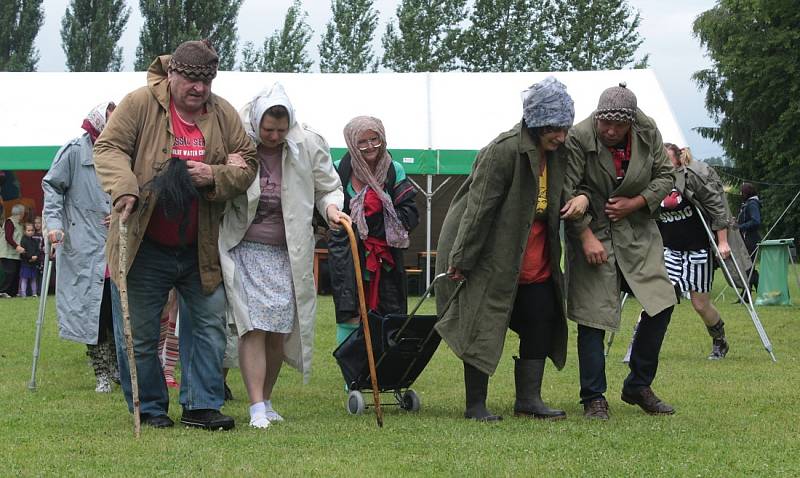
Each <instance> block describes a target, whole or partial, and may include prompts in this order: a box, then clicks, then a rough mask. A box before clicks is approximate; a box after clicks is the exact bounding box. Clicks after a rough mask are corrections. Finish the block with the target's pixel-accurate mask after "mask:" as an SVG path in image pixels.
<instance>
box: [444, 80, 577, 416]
mask: <svg viewBox="0 0 800 478" xmlns="http://www.w3.org/2000/svg"><path fill="white" fill-rule="evenodd" d="M574 116H575V109H574V106H573V102H572V98H570V96H569V94H567V92H566V88H565V86H564V85H563V84H561V83H560V82H559V81H558V80H556V79H555V78H553V77H548V78H546V79H545V80H544V81H542V82H540V83H537V84H535V85H533V86H532V87H531V88H530V89H529V90H528V91H526V92H525V93H524V96H523V112H522V121H521V122H520V123H518V124H517V125H515V126H514V127H513V128H512V129H511V130H509V131H507V132H505V133H501V134H500V135H499V136H498V137H497V138H495V139H494V140H492V142H491V143H490V144H489V145H488V146H486V147H485V148H483V149H482V150H481V151H480V152H479V153H478V157H477V159H476V160H475V164H474V165H473V169H472V173H471V174H470V176H469V177H468V178H467V180H466V181H465V182H464V184H463V185H462V186H461V188H460V189H459V190H458V192H457V193H456V195H455V197H454V198H453V202H452V203H451V204H450V209H449V210H448V212H447V216H446V217H445V220H444V224H443V226H442V232H441V235H440V236H439V245H438V252H439V257H443V258H446V260H442V261H437V262H438V263H437V271H436V272H437V274H438V273H442V272H445V271H446V272H447V273H448V275H450V277H451V278H452V279H453V281H444V282H441V281H440V282H438V283H437V289H436V298H437V302H438V304H437V305H438V307H439V310H440V311H441V310H442V308H443V306H444V304H445V303H446V302H447V299H448V298H449V297H450V296H451V295H452V294H453V293H454V291H455V289H456V282H457V281H460V280H466V283H465V284H464V287H463V290H461V292H460V293H459V295H458V297H456V299H455V301H454V302H453V304H452V306H451V307H450V308H449V310H448V311H447V312H446V313H445V314H444V316H443V317H442V319H441V321H439V323H438V324H437V326H436V329H437V331H438V332H439V334H440V335H441V336H442V338H443V339H444V340H445V341H446V342H447V344H448V345H449V346H450V348H451V349H452V350H453V352H455V354H456V355H457V356H458V357H459V358H460V359H461V360H462V361H463V362H464V388H465V392H466V411H465V412H464V417H465V418H469V419H474V420H480V421H495V420H500V417H499V416H498V415H495V414H493V413H492V412H490V411H489V410H488V409H487V408H486V395H487V388H488V381H489V375H490V374H492V373H493V372H494V370H495V368H496V367H497V364H498V362H499V361H500V356H501V355H502V352H503V345H504V341H505V337H506V333H507V330H508V328H511V329H512V330H514V331H515V332H517V334H519V337H520V343H519V358H517V357H515V358H514V380H515V383H516V402H515V403H514V414H515V415H516V416H526V417H531V418H541V419H559V418H564V417H565V416H566V415H565V413H564V412H563V411H562V410H556V409H552V408H549V407H548V406H546V405H545V404H544V403H543V401H542V399H541V395H540V391H541V385H542V376H543V373H544V366H545V360H546V359H547V357H550V359H551V360H552V361H553V363H554V364H555V366H556V367H557V368H559V369H561V368H562V367H563V366H564V362H565V359H566V346H567V326H566V321H565V317H564V290H563V289H564V288H563V277H562V273H561V266H560V261H561V243H560V240H559V233H558V231H559V224H560V219H559V215H560V214H562V213H563V214H564V215H565V216H570V217H571V216H572V215H573V214H575V215H581V214H582V213H583V211H584V210H585V207H586V204H587V201H586V198H585V197H580V198H576V199H575V200H574V201H573V203H571V204H570V205H568V206H565V208H564V210H563V211H559V206H560V198H561V187H562V183H563V180H564V170H565V163H564V161H563V159H562V158H561V157H560V156H559V152H560V151H561V150H562V149H563V148H562V145H563V143H564V139H565V137H566V134H567V129H568V128H569V127H570V126H571V125H572V120H573V118H574Z"/></svg>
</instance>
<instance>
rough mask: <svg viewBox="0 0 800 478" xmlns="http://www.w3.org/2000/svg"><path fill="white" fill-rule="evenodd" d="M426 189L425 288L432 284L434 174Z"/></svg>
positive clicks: (429, 176) (429, 177)
mask: <svg viewBox="0 0 800 478" xmlns="http://www.w3.org/2000/svg"><path fill="white" fill-rule="evenodd" d="M427 180H428V184H426V191H425V289H426V290H427V289H428V288H429V287H430V286H431V202H433V201H432V200H433V192H432V191H431V189H432V188H433V176H432V175H430V174H429V175H428V176H427Z"/></svg>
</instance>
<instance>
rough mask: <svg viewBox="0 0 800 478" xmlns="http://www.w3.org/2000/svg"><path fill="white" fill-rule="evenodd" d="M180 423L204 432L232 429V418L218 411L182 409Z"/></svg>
mask: <svg viewBox="0 0 800 478" xmlns="http://www.w3.org/2000/svg"><path fill="white" fill-rule="evenodd" d="M181 423H183V424H184V425H186V426H190V427H197V428H204V429H206V430H230V429H231V428H233V427H234V421H233V418H231V417H229V416H226V415H223V414H221V413H220V412H219V410H213V409H209V408H203V409H199V410H187V409H185V408H184V409H183V414H182V415H181Z"/></svg>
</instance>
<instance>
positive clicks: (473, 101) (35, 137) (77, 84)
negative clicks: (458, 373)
mask: <svg viewBox="0 0 800 478" xmlns="http://www.w3.org/2000/svg"><path fill="white" fill-rule="evenodd" d="M549 74H551V73H460V72H453V73H372V74H295V73H244V72H220V73H219V75H218V76H217V79H215V80H214V83H213V87H212V88H213V91H214V92H215V93H217V94H219V95H220V96H222V97H224V98H225V99H227V100H228V101H229V102H230V103H231V104H233V105H234V107H236V108H239V107H241V106H242V105H244V104H245V103H246V102H247V101H249V100H250V99H251V98H252V97H253V96H255V95H256V94H257V93H258V92H259V91H261V90H262V89H264V88H266V87H268V86H269V85H271V84H272V83H273V82H275V81H280V82H281V83H282V84H283V85H284V87H285V88H286V91H287V93H288V94H289V97H290V98H291V100H292V103H293V104H294V106H295V107H296V109H297V115H298V119H299V120H300V121H302V122H304V123H307V124H308V125H309V126H311V127H312V128H313V129H315V130H316V131H318V132H319V133H321V134H322V135H323V136H324V137H325V138H326V139H327V140H328V142H329V144H330V145H331V147H332V148H333V149H334V153H336V151H337V150H339V149H342V148H344V147H345V144H344V139H343V136H342V129H343V127H344V125H345V124H346V123H347V122H348V121H349V120H350V119H351V118H353V117H354V116H357V115H363V114H367V115H372V116H376V117H378V118H381V120H382V121H383V123H384V125H385V126H386V131H387V142H388V145H389V147H390V149H393V150H399V151H398V152H399V153H400V156H399V157H400V158H403V162H404V163H405V165H406V167H407V169H408V170H409V172H411V173H424V174H436V173H447V172H453V173H462V174H463V173H466V172H468V170H469V165H470V164H471V160H470V158H472V157H474V152H475V151H477V150H478V149H480V148H481V147H483V146H484V145H485V144H486V143H488V142H489V141H490V140H491V139H492V138H494V137H495V136H496V135H497V133H499V132H501V131H505V130H507V129H509V128H510V127H511V126H512V125H514V124H515V123H516V122H517V121H518V120H519V118H520V117H521V99H520V93H521V92H522V90H524V89H525V88H527V87H528V86H530V85H531V84H533V83H535V82H537V81H539V80H541V79H543V78H544V77H545V76H547V75H549ZM552 74H553V75H555V76H556V77H557V78H558V79H559V80H560V81H562V82H563V83H564V84H566V85H567V90H568V91H569V93H570V94H571V95H572V97H573V99H574V100H575V109H576V118H575V119H576V122H577V121H580V120H582V119H583V118H585V117H586V116H588V115H589V114H590V113H591V112H592V110H593V109H594V108H595V106H596V104H597V99H598V97H599V96H600V93H601V92H602V91H603V90H604V89H605V88H607V87H609V86H613V85H616V84H617V83H619V82H621V81H625V82H626V83H627V84H628V87H629V88H630V89H631V90H632V91H633V92H634V93H636V96H637V98H638V100H639V106H640V107H641V108H642V110H644V112H645V113H646V114H648V115H649V116H651V117H653V118H654V119H655V120H656V122H657V123H658V126H659V128H660V130H661V133H662V136H663V137H664V140H665V141H671V142H674V143H677V144H685V140H684V137H683V134H682V133H681V129H680V127H679V125H678V123H677V121H676V120H675V116H674V115H673V113H672V110H671V109H670V106H669V103H668V102H667V99H666V97H665V96H664V93H663V91H662V90H661V86H660V85H659V83H658V80H657V79H656V76H655V73H654V72H653V71H652V70H618V71H591V72H563V73H552ZM145 83H146V77H145V73H143V72H133V73H131V72H123V73H0V85H2V89H1V90H0V111H2V112H3V114H2V115H1V116H0V169H46V168H47V167H48V166H49V161H50V160H51V159H52V156H53V153H54V152H55V150H56V149H57V148H58V147H59V146H60V145H62V144H64V143H65V142H67V141H68V140H70V139H71V138H73V137H75V136H78V135H80V134H81V133H82V131H81V130H80V124H81V121H82V119H83V118H84V116H85V115H86V113H87V112H88V111H89V110H90V109H91V108H92V107H93V106H94V105H96V104H98V103H101V102H103V101H109V100H111V101H116V102H119V101H121V100H122V98H123V97H124V96H125V94H126V93H128V92H129V91H132V90H134V89H136V88H138V87H141V86H143V85H145ZM395 157H396V158H397V157H398V156H397V155H395ZM465 158H466V159H467V160H466V161H465ZM465 162H466V164H464V163H465ZM443 168H444V169H443ZM448 170H450V171H448Z"/></svg>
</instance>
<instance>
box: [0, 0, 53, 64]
mask: <svg viewBox="0 0 800 478" xmlns="http://www.w3.org/2000/svg"><path fill="white" fill-rule="evenodd" d="M42 22H44V11H43V10H42V0H3V1H2V2H0V71H34V70H36V64H37V63H38V62H39V52H38V51H37V50H36V48H35V47H34V46H33V42H34V40H35V39H36V35H38V34H39V28H41V26H42Z"/></svg>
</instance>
